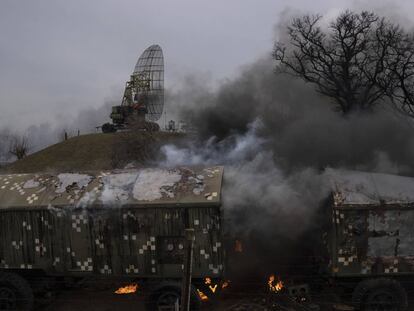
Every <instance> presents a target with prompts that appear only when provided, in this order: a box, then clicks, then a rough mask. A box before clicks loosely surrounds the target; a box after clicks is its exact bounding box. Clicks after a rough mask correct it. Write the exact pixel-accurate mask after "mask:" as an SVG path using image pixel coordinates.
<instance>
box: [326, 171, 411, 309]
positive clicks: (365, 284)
mask: <svg viewBox="0 0 414 311" xmlns="http://www.w3.org/2000/svg"><path fill="white" fill-rule="evenodd" d="M326 175H327V179H328V181H329V184H330V187H331V190H332V191H331V196H330V199H329V201H328V204H327V205H325V212H326V217H327V218H328V219H330V225H328V226H327V231H326V233H327V234H326V235H325V238H326V239H325V243H326V246H327V251H328V257H327V258H328V261H326V262H325V264H326V265H325V273H327V274H328V275H330V276H331V277H332V279H333V281H334V283H336V285H337V287H339V288H340V287H342V288H343V292H345V293H346V292H347V291H348V292H349V293H350V295H351V297H349V300H348V302H351V301H352V303H353V305H354V307H355V308H357V309H358V310H405V309H406V308H407V290H408V289H410V287H412V280H413V277H414V178H410V177H403V176H397V175H390V174H379V173H367V172H358V171H347V170H334V169H328V170H327V171H326Z"/></svg>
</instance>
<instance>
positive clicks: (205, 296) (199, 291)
mask: <svg viewBox="0 0 414 311" xmlns="http://www.w3.org/2000/svg"><path fill="white" fill-rule="evenodd" d="M197 293H198V296H199V297H200V299H201V300H202V301H206V300H208V297H207V295H206V294H204V293H203V292H202V291H201V290H199V289H197Z"/></svg>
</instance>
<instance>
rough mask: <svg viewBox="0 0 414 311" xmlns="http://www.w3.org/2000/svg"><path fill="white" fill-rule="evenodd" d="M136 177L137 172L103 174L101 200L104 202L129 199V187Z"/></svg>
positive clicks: (121, 201)
mask: <svg viewBox="0 0 414 311" xmlns="http://www.w3.org/2000/svg"><path fill="white" fill-rule="evenodd" d="M137 177H138V173H120V174H111V175H108V176H105V177H104V178H103V179H102V180H103V183H104V189H103V191H102V194H101V200H102V202H103V203H104V204H111V203H116V202H120V203H123V202H125V201H127V200H128V199H129V194H130V192H131V189H132V187H133V185H134V183H135V181H136V179H137Z"/></svg>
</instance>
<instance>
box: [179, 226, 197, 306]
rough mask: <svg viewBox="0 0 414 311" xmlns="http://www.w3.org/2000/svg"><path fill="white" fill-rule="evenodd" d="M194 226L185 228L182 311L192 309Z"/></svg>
mask: <svg viewBox="0 0 414 311" xmlns="http://www.w3.org/2000/svg"><path fill="white" fill-rule="evenodd" d="M194 240H195V234H194V229H193V228H187V229H185V244H186V245H185V249H184V250H185V253H184V277H183V283H182V288H181V311H190V296H191V275H192V271H193V246H194Z"/></svg>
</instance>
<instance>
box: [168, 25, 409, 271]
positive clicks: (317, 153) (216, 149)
mask: <svg viewBox="0 0 414 311" xmlns="http://www.w3.org/2000/svg"><path fill="white" fill-rule="evenodd" d="M276 29H277V30H278V31H279V33H278V37H279V40H281V39H282V40H283V38H285V37H284V36H283V29H285V27H282V26H281V25H279V26H278V27H276ZM280 31H282V32H280ZM276 65H277V64H276V63H275V62H274V61H273V60H272V58H271V57H270V53H269V55H267V56H264V57H262V58H260V59H258V60H257V61H255V62H254V63H252V64H250V65H248V66H245V67H244V68H243V69H242V70H241V72H240V75H239V76H238V77H237V78H235V79H233V80H228V81H226V82H225V83H223V84H222V85H221V86H220V87H219V88H218V89H217V90H212V89H211V88H205V89H203V88H202V87H200V86H202V85H203V82H200V83H197V82H194V77H192V79H191V81H192V82H191V84H189V86H188V88H186V87H184V88H183V89H182V90H181V92H176V94H175V96H174V97H172V98H171V99H173V100H174V99H179V102H180V104H179V105H177V107H178V108H177V111H175V113H176V114H177V115H179V116H180V118H181V119H183V120H186V121H187V122H189V123H190V124H191V126H190V128H194V130H195V133H196V138H193V139H191V140H189V141H188V143H187V146H184V147H182V146H181V147H176V146H173V145H168V146H164V147H163V148H162V153H163V157H162V160H161V163H162V165H165V166H175V165H197V164H199V165H206V164H208V165H216V164H220V165H225V176H224V187H223V208H224V212H223V213H224V216H225V218H226V219H227V221H228V224H229V228H231V229H230V231H231V232H232V234H234V236H236V237H240V238H241V239H242V240H244V241H247V243H246V244H247V246H246V247H247V248H250V252H249V256H248V260H247V263H245V264H244V265H243V264H241V267H240V270H243V271H248V267H249V266H250V267H251V266H254V267H255V272H258V271H259V270H260V268H258V267H263V269H264V271H263V273H266V272H265V270H266V269H268V267H269V266H276V263H278V266H279V267H282V266H283V263H286V262H284V261H283V259H281V257H283V255H281V254H284V255H287V256H288V257H290V259H289V260H292V257H293V258H296V257H295V256H297V258H300V256H301V254H303V253H307V254H308V255H309V254H310V253H312V250H311V249H312V248H313V247H316V245H317V244H318V243H320V242H321V235H315V234H313V235H309V234H308V233H309V232H314V233H315V232H316V231H315V229H317V228H320V227H321V226H322V225H323V224H322V222H319V220H320V218H318V217H319V216H320V214H319V213H318V212H317V211H318V208H319V207H321V205H322V203H323V201H324V200H325V199H327V197H328V194H329V188H328V186H327V185H326V183H325V178H324V173H323V172H324V169H325V168H327V167H334V168H345V169H352V170H364V171H374V172H382V173H393V174H404V175H412V174H414V170H413V163H412V159H413V158H414V137H413V135H411V133H412V131H413V126H412V120H410V119H408V118H406V117H404V116H402V115H398V114H396V113H395V112H394V111H393V110H392V109H389V108H386V107H385V106H378V108H377V109H376V110H372V111H367V112H356V113H353V114H350V115H347V116H344V115H342V114H341V113H340V112H339V111H335V110H332V108H331V107H332V105H331V104H330V103H329V99H327V98H325V97H322V96H320V95H319V94H318V93H316V92H315V90H314V88H313V86H312V85H310V84H306V83H304V82H303V81H301V80H298V79H295V78H293V77H292V76H289V75H286V74H280V73H278V74H276V73H275V66H276ZM194 85H196V86H197V88H196V90H197V91H196V92H191V87H192V86H194ZM188 94H191V96H187V95H188ZM306 245H308V247H309V249H308V250H306ZM298 250H300V251H299V252H298ZM290 263H291V265H290V266H292V262H290ZM239 264H240V262H239ZM285 272H286V271H285ZM259 273H260V272H259Z"/></svg>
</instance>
